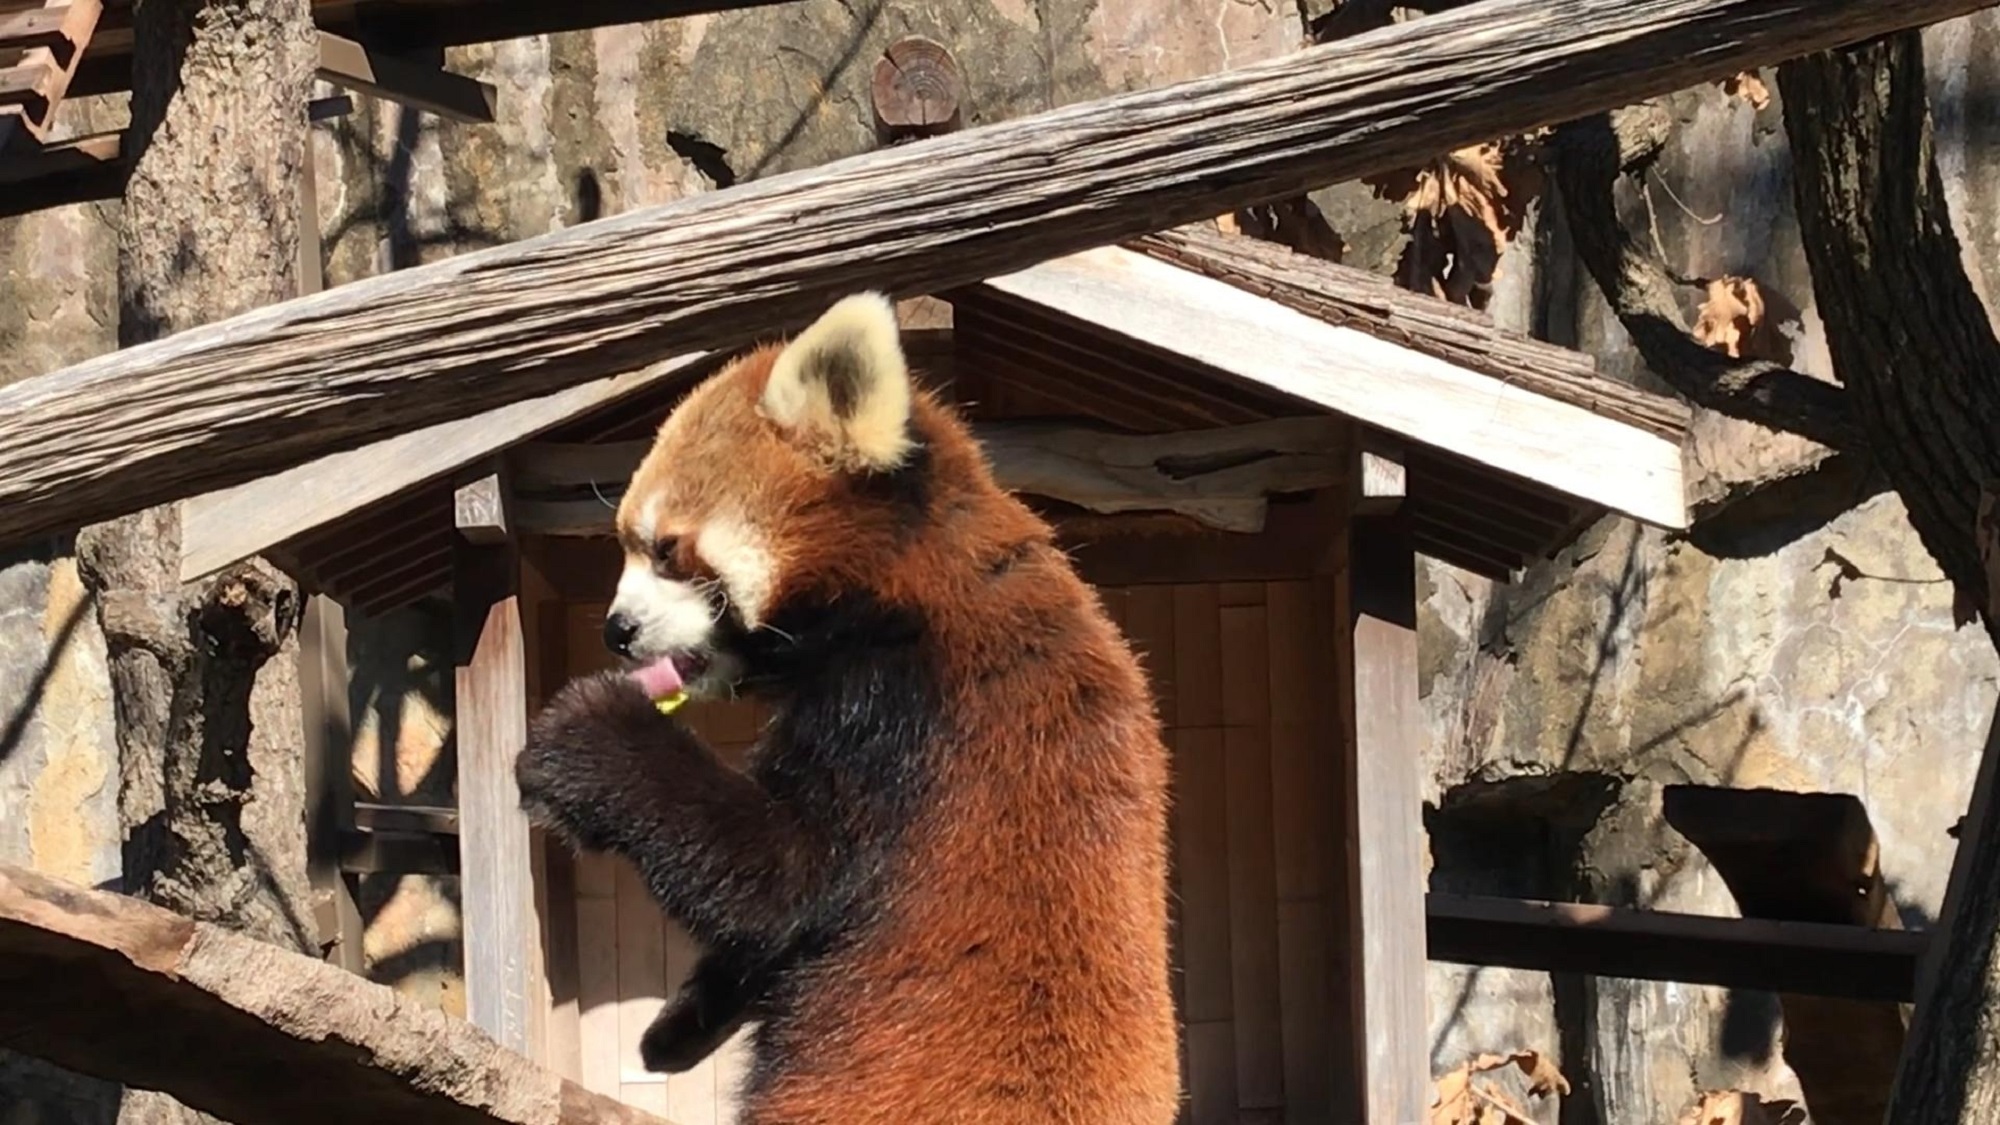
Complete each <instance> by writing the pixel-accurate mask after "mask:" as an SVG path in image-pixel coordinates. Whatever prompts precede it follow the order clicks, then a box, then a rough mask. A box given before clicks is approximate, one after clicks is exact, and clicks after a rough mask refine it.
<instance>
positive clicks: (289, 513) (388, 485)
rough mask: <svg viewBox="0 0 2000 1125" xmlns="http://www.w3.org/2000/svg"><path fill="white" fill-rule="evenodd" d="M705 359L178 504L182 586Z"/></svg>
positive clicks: (673, 362)
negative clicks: (179, 510)
mask: <svg viewBox="0 0 2000 1125" xmlns="http://www.w3.org/2000/svg"><path fill="white" fill-rule="evenodd" d="M705 358H706V357H704V356H700V355H692V356H681V357H678V358H675V359H670V360H668V361H666V362H664V363H658V364H654V365H653V366H651V367H648V368H645V369H644V370H641V371H634V372H629V373H627V374H623V375H616V376H613V377H611V378H609V379H599V380H597V381H596V382H592V383H585V384H584V385H582V386H580V387H571V388H570V389H568V390H566V391H560V392H558V393H556V394H552V395H548V396H546V397H543V398H538V399H530V400H528V401H526V402H517V403H514V404H512V405H510V406H505V407H502V408H500V409H499V410H496V411H493V412H492V413H490V414H485V415H480V416H478V417H474V418H466V419H461V420H459V421H456V422H446V423H444V424H442V425H437V426H431V427H428V428H425V429H422V430H418V431H416V432H414V433H409V434H404V435H403V436H402V437H398V438H391V439H390V440H388V441H385V442H380V443H377V444H375V445H371V446H367V447H365V448H362V449H356V450H351V451H349V452H346V453H336V454H333V455H331V456H328V457H322V458H320V459H318V460H316V461H310V462H307V463H306V464H304V465H300V466H298V467H296V468H293V469H288V470H286V471H284V472H282V473H279V474H277V475H276V476H271V477H265V478H263V479H261V480H254V481H251V482H249V483H247V484H242V485H237V486H236V487H234V488H226V489H221V490H219V491H216V492H211V493H207V494H205V495H202V496H197V497H194V498H193V499H191V500H186V501H183V502H182V504H181V528H182V532H181V537H182V543H181V579H182V581H187V582H191V581H194V580H195V579H197V578H202V577H206V576H207V575H210V574H213V573H215V572H216V571H218V570H221V569H222V568H223V567H225V566H229V565H230V564H232V563H235V562H237V561H239V560H241V559H246V558H249V557H250V556H251V555H255V554H258V553H259V552H262V551H264V550H267V549H269V548H270V547H272V546H274V545H276V544H278V543H282V542H284V541H285V540H287V539H290V538H291V537H293V536H295V535H299V534H301V533H303V532H306V531H310V530H312V529H313V528H315V527H321V526H324V525H326V524H329V523H332V522H333V521H334V520H337V519H340V518H341V517H343V516H347V515H351V514H353V513H355V512H358V511H360V510H361V509H363V508H365V507H368V506H369V505H372V504H378V503H381V502H382V501H384V500H387V499H389V498H390V497H392V496H395V495H396V494H398V493H400V492H403V491H405V490H406V489H409V488H413V487H415V486H417V485H420V484H423V483H425V482H427V481H433V480H437V479H439V478H442V477H445V476H449V475H450V474H452V473H454V472H456V471H458V469H460V468H461V467H463V466H465V465H467V464H470V463H471V462H473V461H477V460H479V459H480V458H482V457H490V456H492V455H494V454H496V453H498V452H500V451H501V450H503V449H506V448H507V447H508V446H510V445H513V444H514V443H516V442H520V441H525V440H527V439H528V438H531V437H533V436H535V435H536V434H538V433H541V432H542V431H544V430H546V429H548V428H550V427H551V426H557V425H561V424H562V423H563V422H566V421H568V420H569V419H571V418H575V417H577V416H579V415H581V414H584V413H587V412H589V411H591V410H595V409H597V408H598V407H601V406H606V405H609V404H611V403H614V402H618V401H620V400H621V399H624V398H627V397H629V396H631V395H633V394H636V393H637V392H639V391H642V390H645V389H647V388H649V387H654V386H657V385H659V384H660V383H661V382H662V381H664V380H667V379H671V378H676V377H684V376H687V375H689V374H691V373H692V372H693V371H695V370H696V369H698V366H699V364H701V363H702V362H703V361H704V359H705Z"/></svg>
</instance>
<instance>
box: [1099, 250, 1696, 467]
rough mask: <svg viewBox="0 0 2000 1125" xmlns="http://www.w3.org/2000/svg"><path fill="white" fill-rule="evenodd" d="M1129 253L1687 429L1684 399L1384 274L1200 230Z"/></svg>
mask: <svg viewBox="0 0 2000 1125" xmlns="http://www.w3.org/2000/svg"><path fill="white" fill-rule="evenodd" d="M1132 249H1134V250H1137V251H1138V252H1140V253H1142V254H1146V255H1149V256H1151V257H1156V258H1160V259H1162V260H1164V261H1168V262H1172V263H1174V264H1175V265H1178V266H1181V267H1183V268H1185V269H1190V270H1193V271H1195V272H1196V273H1199V274H1203V275H1205V276H1208V277H1212V278H1216V279H1217V280H1220V281H1227V282H1229V283H1230V284H1231V285H1234V286H1236V287H1237V288H1239V289H1245V290H1248V291H1249V292H1252V293H1255V294H1257V295H1259V296H1261V297H1265V298H1267V299H1269V300H1272V301H1275V302H1277V303H1278V304H1281V305H1284V306H1285V307H1286V308H1290V309H1296V310H1298V311H1299V312H1302V313H1305V314H1306V315H1307V316H1310V317H1312V318H1313V319H1315V320H1322V321H1325V322H1327V323H1328V324H1339V325H1345V326H1347V327H1350V328H1356V329H1359V330H1361V331H1363V332H1366V333H1368V334H1369V335H1371V336H1376V337H1379V338H1381V339H1384V340H1387V341H1389V342H1391V343H1394V344H1399V345H1401V346H1403V347H1406V348H1410V349H1412V350H1414V351H1419V352H1422V353H1424V354H1425V355H1430V356H1435V357H1437V358H1438V359H1442V360H1446V361H1448V362H1450V363H1452V364H1453V365H1455V366H1458V367H1463V368H1467V369H1469V370H1472V371H1478V372H1481V373H1483V374H1486V375H1490V376H1492V377H1493V378H1496V379H1504V380H1506V381H1508V382H1510V383H1514V384H1517V385H1519V386H1523V387H1526V388H1527V389H1529V390H1532V391H1534V392H1535V393H1537V394H1540V395H1545V396H1547V397H1549V398H1553V399H1557V400H1559V401H1562V402H1567V403H1571V404H1573V405H1576V406H1581V407H1583V408H1584V409H1586V410H1590V411H1592V412H1593V413H1597V414H1602V415H1604V416H1605V417H1607V418H1614V419H1617V420H1618V421H1621V422H1624V423H1626V424H1627V425H1631V426H1636V427H1638V428H1640V429H1643V430H1646V431H1648V432H1650V433H1654V434H1657V435H1659V436H1661V437H1665V438H1668V439H1669V440H1672V441H1679V440H1680V438H1681V435H1682V434H1684V433H1686V432H1687V428H1688V423H1689V420H1690V418H1691V416H1692V412H1691V411H1690V410H1689V408H1688V406H1687V404H1686V403H1683V402H1681V401H1680V400H1679V399H1675V398H1668V397H1666V396H1663V395H1656V394H1650V393H1648V392H1646V391H1642V390H1640V389H1639V388H1637V387H1634V386H1632V385H1631V384H1629V383H1621V382H1619V381H1617V380H1615V379H1607V378H1604V377H1603V376H1601V375H1599V374H1598V372H1597V362H1596V361H1595V360H1594V359H1592V358H1591V357H1590V356H1589V355H1586V354H1585V353H1583V352H1579V351H1573V350H1571V349H1569V348H1562V347H1557V346H1556V345H1554V344H1549V343H1545V342H1543V341H1541V340H1537V339H1535V338H1533V337H1532V336H1528V335H1525V334H1522V333H1519V332H1510V331H1508V330H1506V329H1503V328H1501V327H1500V326H1499V325H1497V324H1495V323H1494V322H1493V319H1492V318H1491V317H1489V316H1487V315H1486V314H1485V313H1483V312H1479V311H1477V310H1474V309H1468V308H1466V307H1464V306H1463V305H1454V304H1452V303H1450V302H1449V301H1441V300H1439V299H1437V298H1436V297H1433V296H1431V295H1430V294H1428V293H1417V292H1413V291H1411V290H1408V289H1404V288H1402V287H1401V286H1399V285H1397V284H1395V283H1394V282H1393V281H1391V280H1390V279H1389V278H1387V277H1383V276H1382V275H1380V274H1374V273H1369V272H1368V271H1366V270H1358V269H1355V268H1354V267H1352V266H1343V265H1339V264H1337V263H1334V262H1329V261H1327V260H1325V259H1324V258H1316V257H1313V256H1312V255H1310V254H1301V253H1298V252H1297V251H1294V250H1292V249H1290V248H1288V247H1286V246H1284V245H1282V244H1279V243H1275V242H1268V241H1265V240H1264V239H1261V238H1240V237H1231V236H1228V235H1224V234H1221V233H1219V232H1216V231H1213V230H1209V229H1205V228H1204V227H1200V226H1190V227H1183V228H1181V229H1178V230H1171V231H1161V232H1160V233H1158V234H1152V235H1147V236H1146V237H1144V238H1140V239H1137V240H1135V241H1134V242H1133V244H1132Z"/></svg>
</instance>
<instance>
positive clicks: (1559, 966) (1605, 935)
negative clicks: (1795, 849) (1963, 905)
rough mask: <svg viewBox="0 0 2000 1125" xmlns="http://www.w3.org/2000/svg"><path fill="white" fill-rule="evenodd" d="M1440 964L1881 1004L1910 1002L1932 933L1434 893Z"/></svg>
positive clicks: (1432, 941) (1431, 916) (1432, 932)
mask: <svg viewBox="0 0 2000 1125" xmlns="http://www.w3.org/2000/svg"><path fill="white" fill-rule="evenodd" d="M1425 910H1426V915H1427V918H1428V922H1427V932H1428V938H1427V941H1428V943H1429V951H1430V953H1429V955H1430V959H1431V960H1433V961H1449V962H1454V963H1456V964H1461V965H1494V966H1500V967H1504V968H1510V969H1532V970H1536V971H1539V972H1551V973H1588V974H1590V975H1593V976H1602V977H1624V978H1628V979H1632V980H1660V981H1680V982H1683V983H1686V984H1709V985H1718V986H1720V987H1723V988H1754V989H1759V990H1765V991H1777V992H1794V993H1799V994H1803V995H1813V996H1839V997H1850V998H1858V999H1865V1000H1876V1001H1896V1000H1907V999H1909V998H1910V995H1911V991H1912V986H1913V982H1914V980H1915V977H1916V968H1917V959H1918V958H1919V957H1920V956H1922V955H1923V952H1924V949H1925V948H1926V946H1927V945H1928V940H1927V939H1928V935H1926V934H1922V933H1915V932H1911V931H1907V930H1870V929H1863V928H1862V927H1859V926H1838V925H1829V924H1826V923H1819V922H1773V921H1767V920H1765V919H1762V918H1709V917H1702V916H1700V915H1694V914H1672V913H1668V912H1666V911H1657V910H1625V909H1620V908H1618V907H1611V906H1587V905H1582V904H1579V903H1561V902H1526V901H1519V900H1514V899H1498V898H1481V897H1476V896H1469V895H1449V894H1441V893H1435V892H1434V893H1432V894H1431V895H1429V896H1428V898H1427V901H1426V905H1425Z"/></svg>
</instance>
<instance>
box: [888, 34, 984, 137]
mask: <svg viewBox="0 0 2000 1125" xmlns="http://www.w3.org/2000/svg"><path fill="white" fill-rule="evenodd" d="M964 88H965V84H964V80H963V79H962V78H961V77H960V75H959V70H958V63H957V62H955V61H953V59H952V57H951V52H949V51H947V50H945V49H944V47H943V46H941V45H940V44H937V43H934V42H932V41H931V40H929V39H924V38H921V37H918V36H912V37H910V38H908V39H902V40H899V41H897V42H896V43H894V44H892V45H891V46H890V47H889V49H888V50H887V51H884V52H883V53H882V57H881V58H880V59H878V60H876V63H875V81H874V86H873V95H874V102H875V125H876V130H877V131H878V132H879V133H880V134H881V136H882V139H883V140H885V141H900V140H910V139H914V138H917V137H932V136H937V135H938V134H941V133H949V132H952V131H953V130H955V129H957V128H958V127H959V125H960V124H961V122H962V118H961V113H960V106H961V105H962V103H963V102H964Z"/></svg>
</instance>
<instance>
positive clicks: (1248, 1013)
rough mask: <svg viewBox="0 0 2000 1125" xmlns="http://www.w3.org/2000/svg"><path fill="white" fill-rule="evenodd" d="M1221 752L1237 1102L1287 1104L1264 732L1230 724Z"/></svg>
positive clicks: (1245, 1105) (1248, 1106)
mask: <svg viewBox="0 0 2000 1125" xmlns="http://www.w3.org/2000/svg"><path fill="white" fill-rule="evenodd" d="M1258 639H1259V640H1260V641H1261V640H1262V639H1263V638H1262V637H1259V638H1258ZM1225 667H1226V666H1225ZM1223 747H1224V749H1223V753H1224V756H1225V757H1226V758H1227V759H1228V766H1227V770H1228V776H1227V778H1226V779H1225V789H1226V801H1227V803H1228V806H1229V956H1230V967H1231V977H1230V997H1231V1007H1232V1009H1233V1010H1234V1013H1235V1015H1234V1023H1235V1033H1236V1034H1235V1039H1236V1085H1237V1089H1236V1097H1237V1105H1238V1106H1240V1107H1242V1108H1244V1109H1267V1108H1276V1107H1281V1106H1283V1105H1284V1104H1285V1093H1286V1091H1285V1048H1284V1031H1283V1017H1282V1014H1281V1006H1280V1001H1279V992H1278V984H1279V975H1280V974H1279V959H1278V887H1277V871H1276V867H1275V863H1276V861H1275V859H1274V857H1273V855H1272V835H1271V832H1272V826H1271V741H1270V732H1269V728H1268V727H1230V728H1228V729H1227V730H1226V731H1224V734H1223Z"/></svg>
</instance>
